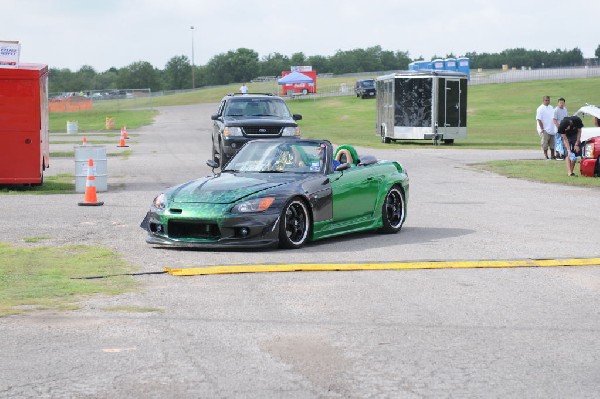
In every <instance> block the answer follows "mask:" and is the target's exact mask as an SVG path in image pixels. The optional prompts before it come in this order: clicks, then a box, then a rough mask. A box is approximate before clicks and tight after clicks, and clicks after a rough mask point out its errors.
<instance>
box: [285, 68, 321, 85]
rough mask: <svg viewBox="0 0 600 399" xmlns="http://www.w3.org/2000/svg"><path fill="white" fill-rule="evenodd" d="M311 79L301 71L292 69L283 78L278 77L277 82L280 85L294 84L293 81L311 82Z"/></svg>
mask: <svg viewBox="0 0 600 399" xmlns="http://www.w3.org/2000/svg"><path fill="white" fill-rule="evenodd" d="M312 82H313V80H312V78H311V77H310V76H306V75H305V74H303V73H300V72H297V71H294V72H292V73H290V74H287V75H285V76H284V77H283V78H281V79H279V80H278V81H277V83H279V84H280V85H287V84H294V83H312Z"/></svg>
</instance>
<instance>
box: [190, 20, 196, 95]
mask: <svg viewBox="0 0 600 399" xmlns="http://www.w3.org/2000/svg"><path fill="white" fill-rule="evenodd" d="M190 29H191V30H192V89H195V88H196V79H195V77H194V69H195V68H194V27H193V26H190Z"/></svg>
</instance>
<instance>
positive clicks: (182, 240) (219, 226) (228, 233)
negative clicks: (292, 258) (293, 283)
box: [140, 211, 279, 248]
mask: <svg viewBox="0 0 600 399" xmlns="http://www.w3.org/2000/svg"><path fill="white" fill-rule="evenodd" d="M140 227H141V228H143V229H144V230H146V231H147V232H148V236H147V237H146V242H147V243H149V244H154V245H164V246H172V247H183V248H223V247H230V248H253V247H272V246H276V245H277V244H278V242H279V214H278V213H249V214H229V215H222V216H219V217H214V216H211V217H203V215H202V214H198V215H197V216H194V217H191V216H190V215H172V214H169V211H167V212H165V213H162V214H159V213H156V212H153V211H150V212H148V213H147V214H146V217H145V218H144V220H143V221H142V223H141V224H140Z"/></svg>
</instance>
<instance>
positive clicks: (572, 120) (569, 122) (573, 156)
mask: <svg viewBox="0 0 600 399" xmlns="http://www.w3.org/2000/svg"><path fill="white" fill-rule="evenodd" d="M582 127H583V122H582V121H581V119H580V118H579V117H578V116H566V117H564V118H563V120H562V121H561V122H560V125H559V126H558V133H559V134H560V135H561V137H562V140H563V143H564V145H565V148H566V149H567V151H566V154H565V164H566V165H567V176H575V173H574V172H573V169H575V164H576V163H577V156H578V155H581V128H582Z"/></svg>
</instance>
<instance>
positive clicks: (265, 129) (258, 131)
mask: <svg viewBox="0 0 600 399" xmlns="http://www.w3.org/2000/svg"><path fill="white" fill-rule="evenodd" d="M242 129H244V133H246V135H248V136H276V135H278V134H279V133H280V132H281V127H280V126H245V127H243V128H242Z"/></svg>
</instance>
